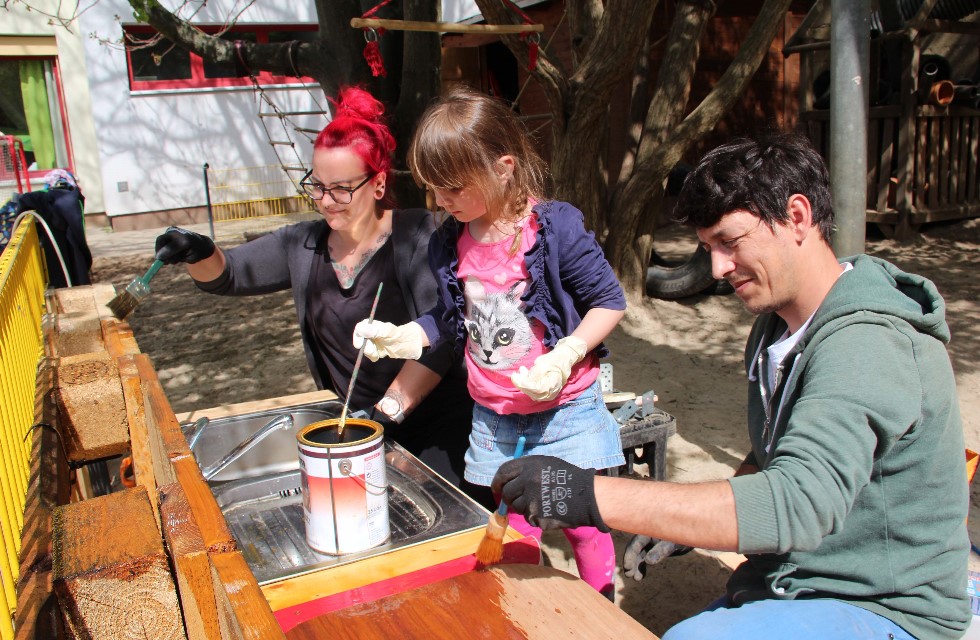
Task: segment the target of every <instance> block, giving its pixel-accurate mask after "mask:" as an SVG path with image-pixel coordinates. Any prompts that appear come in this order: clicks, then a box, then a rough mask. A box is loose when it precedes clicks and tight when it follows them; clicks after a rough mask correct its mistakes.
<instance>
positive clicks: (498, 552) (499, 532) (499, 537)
mask: <svg viewBox="0 0 980 640" xmlns="http://www.w3.org/2000/svg"><path fill="white" fill-rule="evenodd" d="M525 440H526V438H525V437H524V436H521V437H520V438H518V439H517V446H516V447H514V460H517V459H518V458H520V457H521V456H522V455H524V442H525ZM506 532H507V504H506V503H505V502H504V501H503V498H501V500H500V506H499V507H497V510H496V511H494V512H493V513H492V514H491V515H490V520H489V522H487V530H486V533H484V534H483V540H480V546H479V547H478V548H477V550H476V561H477V562H479V563H480V564H482V565H483V566H485V567H486V566H489V565H491V564H497V563H498V562H500V559H501V558H503V557H504V534H505V533H506Z"/></svg>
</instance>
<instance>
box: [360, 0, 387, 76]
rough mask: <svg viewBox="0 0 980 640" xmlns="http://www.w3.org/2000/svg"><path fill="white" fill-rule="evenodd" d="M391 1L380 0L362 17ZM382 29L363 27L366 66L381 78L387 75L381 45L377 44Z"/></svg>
mask: <svg viewBox="0 0 980 640" xmlns="http://www.w3.org/2000/svg"><path fill="white" fill-rule="evenodd" d="M389 2H391V0H381V2H379V3H378V4H377V5H375V6H374V7H373V8H372V9H369V10H368V11H365V12H364V15H362V16H361V17H362V18H370V17H372V16H373V15H374V14H376V13H377V12H378V10H379V9H380V8H381V7H383V6H385V5H386V4H388V3H389ZM384 32H385V30H384V29H365V30H364V39H365V40H366V41H367V44H366V45H364V59H365V60H366V61H367V63H368V66H369V67H371V75H372V76H374V77H375V78H377V77H378V76H381V77H382V78H387V77H388V72H387V71H386V70H385V62H384V60H382V59H381V47H380V46H379V45H378V38H379V37H380V36H382V35H384Z"/></svg>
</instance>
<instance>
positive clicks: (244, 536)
mask: <svg viewBox="0 0 980 640" xmlns="http://www.w3.org/2000/svg"><path fill="white" fill-rule="evenodd" d="M339 406H340V405H339V404H337V405H336V406H333V404H329V405H327V406H319V405H310V406H304V407H287V408H283V409H277V410H275V411H265V412H260V413H255V414H246V415H243V416H236V417H234V418H220V419H215V420H214V421H212V422H211V424H209V425H208V426H207V428H206V429H207V430H206V431H205V432H203V433H202V434H201V436H200V438H199V440H198V443H197V445H196V446H195V447H194V449H195V452H196V453H197V454H198V464H199V465H201V466H206V465H208V464H210V463H211V462H213V461H214V460H216V459H219V458H220V457H221V456H223V455H224V454H225V453H226V452H227V451H228V450H230V449H231V448H233V447H234V446H235V445H236V444H238V442H240V441H241V440H243V439H245V438H247V437H248V436H249V435H251V434H252V433H253V432H254V431H255V430H256V429H259V428H261V427H262V425H263V424H265V423H267V422H268V421H269V420H270V419H272V418H274V417H276V416H277V415H282V414H284V413H291V414H292V415H293V418H294V421H295V424H294V426H293V429H292V431H290V432H281V433H276V434H273V435H271V436H269V438H267V439H266V440H263V441H262V442H260V443H258V444H257V445H256V446H255V448H254V449H252V450H250V451H249V452H248V453H246V454H245V455H243V456H242V457H241V458H239V459H238V460H237V461H236V462H235V463H233V464H232V465H229V466H228V467H226V468H225V469H224V470H222V471H221V472H220V473H218V474H217V475H215V477H214V478H213V479H212V480H211V481H210V482H209V483H208V484H209V485H210V486H211V492H212V493H213V494H214V497H215V499H216V500H217V502H218V506H219V507H220V508H221V511H222V513H223V514H224V516H225V520H226V521H227V523H228V526H229V528H230V529H231V532H232V534H233V535H234V537H235V540H236V541H237V542H238V546H239V548H240V549H241V551H242V555H243V556H244V557H245V561H246V562H247V563H248V565H249V568H250V569H251V570H252V573H254V574H255V577H256V579H257V580H258V582H259V584H268V583H270V582H275V581H278V580H282V579H284V578H288V577H292V576H296V575H300V574H303V573H308V572H311V571H316V570H319V569H323V568H326V567H331V566H338V565H341V564H346V563H349V562H354V561H356V560H360V559H362V558H366V557H370V556H375V555H379V554H383V553H387V552H389V551H392V550H394V549H399V548H402V547H407V546H410V545H415V544H419V543H422V542H426V541H429V540H433V539H436V538H440V537H443V536H447V535H451V534H454V533H458V532H460V531H467V530H470V529H474V528H481V527H484V526H486V522H487V518H488V517H489V513H488V512H487V511H486V510H485V509H484V508H483V507H481V506H480V505H478V504H477V503H476V502H474V501H473V500H471V499H470V498H468V497H467V496H465V495H464V494H463V493H461V492H460V491H459V490H458V489H456V488H455V487H453V486H452V485H450V484H449V483H448V482H446V481H445V480H444V479H443V478H442V477H440V476H439V475H438V474H436V473H435V472H434V471H432V470H431V469H429V468H428V467H427V466H425V465H424V464H423V463H421V462H420V461H419V460H418V459H417V458H415V457H414V456H413V455H412V454H410V453H408V452H407V451H405V449H403V448H402V447H401V446H399V445H398V444H396V443H394V442H390V441H389V442H385V459H386V462H387V476H388V512H389V522H390V525H391V539H390V540H389V541H388V542H387V543H385V544H383V545H380V546H378V547H374V548H373V549H368V550H365V551H361V552H358V553H352V554H346V555H341V556H329V555H325V554H321V553H318V552H316V551H314V550H313V549H311V548H310V547H309V545H307V544H306V531H305V526H304V524H303V496H302V493H301V488H300V477H299V461H298V458H297V449H296V431H297V430H299V429H300V428H302V427H303V426H305V425H306V424H311V423H312V422H317V421H319V420H325V419H327V418H331V417H336V416H337V415H339ZM188 426H189V425H188ZM185 428H186V427H185ZM209 431H210V433H209Z"/></svg>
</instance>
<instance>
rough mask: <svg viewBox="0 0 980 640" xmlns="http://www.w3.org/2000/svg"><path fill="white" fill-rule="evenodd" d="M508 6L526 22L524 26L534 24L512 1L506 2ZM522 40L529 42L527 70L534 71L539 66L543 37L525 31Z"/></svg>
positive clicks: (533, 32)
mask: <svg viewBox="0 0 980 640" xmlns="http://www.w3.org/2000/svg"><path fill="white" fill-rule="evenodd" d="M504 2H506V3H507V5H508V6H509V7H510V8H511V9H513V10H514V13H516V14H517V15H519V16H520V17H521V19H522V20H523V21H524V24H534V21H533V20H531V16H529V15H527V14H526V13H524V12H523V11H521V8H520V7H518V6H517V5H516V4H514V2H513V1H512V0H504ZM521 40H524V41H525V42H527V70H528V71H534V69H535V68H537V66H538V44H539V43H540V42H541V35H540V34H539V33H537V32H536V31H525V32H524V33H522V34H521Z"/></svg>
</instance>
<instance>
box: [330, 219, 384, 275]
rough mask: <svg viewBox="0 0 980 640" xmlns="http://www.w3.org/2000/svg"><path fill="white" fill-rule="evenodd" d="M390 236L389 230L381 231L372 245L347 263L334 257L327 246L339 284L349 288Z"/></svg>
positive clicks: (331, 250)
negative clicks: (349, 263) (351, 261)
mask: <svg viewBox="0 0 980 640" xmlns="http://www.w3.org/2000/svg"><path fill="white" fill-rule="evenodd" d="M390 236H391V232H390V231H389V232H386V233H382V234H381V235H380V236H378V239H377V241H376V242H375V243H374V245H373V246H371V247H369V248H368V249H367V250H365V251H364V252H363V253H362V254H361V255H360V257H358V258H357V259H356V260H355V261H354V264H353V265H352V266H351V265H347V264H344V263H342V262H340V261H338V260H336V259H335V256H334V252H333V249H331V248H330V246H329V245H328V246H327V250H328V251H329V252H330V264H332V265H333V270H334V273H336V274H337V280H338V281H339V282H340V286H341V287H342V288H344V289H349V288H350V287H351V286H352V285H353V284H354V280H355V279H356V278H357V274H359V273H360V272H361V271H362V270H363V269H364V266H365V265H366V264H367V263H368V262H369V261H370V260H371V258H372V257H373V256H374V254H376V253H377V252H378V250H379V249H381V247H383V246H384V244H385V242H387V241H388V238H389V237H390Z"/></svg>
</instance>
